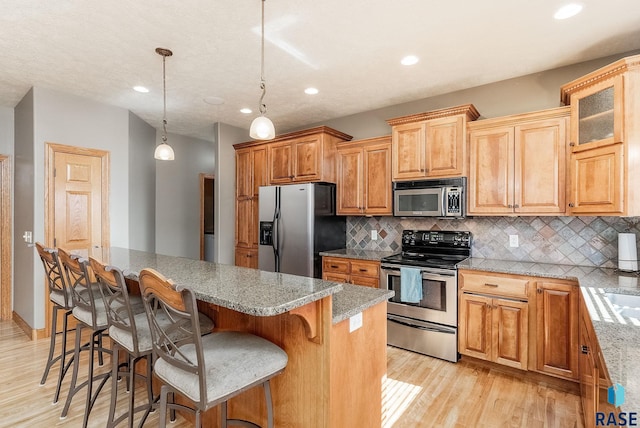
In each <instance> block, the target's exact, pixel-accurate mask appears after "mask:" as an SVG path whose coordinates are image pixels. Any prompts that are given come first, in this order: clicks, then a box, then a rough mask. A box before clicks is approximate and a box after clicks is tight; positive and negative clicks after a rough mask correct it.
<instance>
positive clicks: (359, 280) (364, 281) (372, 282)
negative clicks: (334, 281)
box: [351, 275, 380, 288]
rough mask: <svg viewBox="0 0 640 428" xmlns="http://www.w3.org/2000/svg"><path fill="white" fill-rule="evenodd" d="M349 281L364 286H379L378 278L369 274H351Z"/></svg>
mask: <svg viewBox="0 0 640 428" xmlns="http://www.w3.org/2000/svg"><path fill="white" fill-rule="evenodd" d="M351 283H352V284H353V285H363V286H365V287H372V288H379V287H380V280H379V279H378V278H373V277H369V276H357V275H352V276H351Z"/></svg>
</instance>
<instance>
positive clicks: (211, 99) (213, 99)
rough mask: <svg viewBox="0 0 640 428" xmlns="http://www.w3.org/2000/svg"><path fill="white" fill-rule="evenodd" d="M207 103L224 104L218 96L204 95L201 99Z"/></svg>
mask: <svg viewBox="0 0 640 428" xmlns="http://www.w3.org/2000/svg"><path fill="white" fill-rule="evenodd" d="M202 101H204V102H205V103H207V104H211V105H213V106H219V105H220V104H224V99H223V98H220V97H204V98H203V99H202Z"/></svg>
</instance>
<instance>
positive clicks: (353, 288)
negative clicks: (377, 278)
mask: <svg viewBox="0 0 640 428" xmlns="http://www.w3.org/2000/svg"><path fill="white" fill-rule="evenodd" d="M391 296H393V291H389V290H383V289H380V288H371V287H365V286H362V285H351V284H342V291H339V292H337V293H335V294H334V295H333V318H332V321H333V324H338V323H340V322H342V321H344V320H346V319H349V318H351V317H352V316H354V315H357V314H358V313H360V312H363V311H365V310H367V309H369V308H370V307H372V306H375V305H377V304H379V303H383V302H386V301H387V300H388V299H389V298H390V297H391Z"/></svg>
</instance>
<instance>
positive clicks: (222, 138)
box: [214, 123, 249, 265]
mask: <svg viewBox="0 0 640 428" xmlns="http://www.w3.org/2000/svg"><path fill="white" fill-rule="evenodd" d="M216 131H217V136H218V137H217V147H216V149H217V151H216V159H218V161H217V162H216V172H215V175H216V182H215V198H214V199H215V206H216V211H215V220H214V227H215V231H216V240H215V250H214V254H215V259H216V262H218V263H224V264H230V265H232V264H234V262H235V260H234V259H235V251H234V249H235V230H236V228H235V221H236V214H235V205H236V190H235V189H236V178H235V177H236V155H235V150H234V149H233V145H234V144H237V143H242V142H245V141H249V132H248V131H247V130H246V129H241V128H236V127H233V126H230V125H226V124H224V123H219V124H217V127H216Z"/></svg>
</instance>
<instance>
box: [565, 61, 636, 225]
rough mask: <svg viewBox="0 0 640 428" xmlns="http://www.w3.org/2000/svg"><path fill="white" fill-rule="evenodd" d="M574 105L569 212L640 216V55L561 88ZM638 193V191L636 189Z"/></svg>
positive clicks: (610, 65) (572, 108)
mask: <svg viewBox="0 0 640 428" xmlns="http://www.w3.org/2000/svg"><path fill="white" fill-rule="evenodd" d="M560 93H561V99H562V101H563V102H564V103H565V104H570V105H571V126H570V138H569V141H570V143H569V146H570V151H569V152H570V159H569V186H568V189H569V190H568V191H569V193H568V195H567V198H566V199H567V210H568V211H567V212H568V213H569V214H572V215H623V216H636V215H640V197H639V196H636V195H634V194H633V191H632V190H633V183H638V182H640V181H639V180H640V171H639V170H640V119H639V116H640V111H638V108H639V107H640V104H638V103H637V101H634V100H637V99H638V97H640V55H636V56H632V57H627V58H623V59H620V60H618V61H616V62H614V63H612V64H609V65H607V66H605V67H602V68H600V69H598V70H596V71H594V72H592V73H589V74H587V75H586V76H583V77H581V78H579V79H576V80H574V81H573V82H569V83H567V84H566V85H564V86H563V87H562V88H561V89H560ZM636 193H637V192H636Z"/></svg>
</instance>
